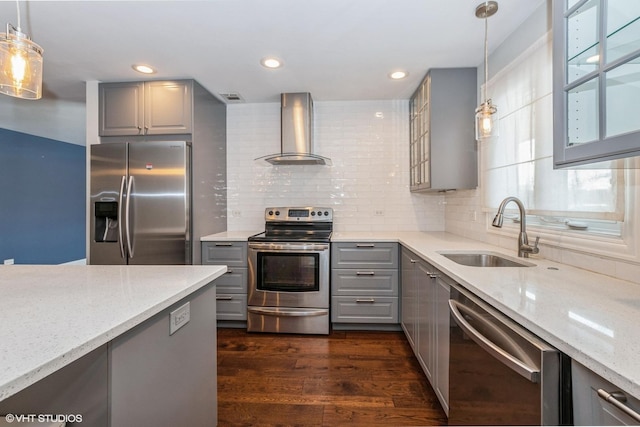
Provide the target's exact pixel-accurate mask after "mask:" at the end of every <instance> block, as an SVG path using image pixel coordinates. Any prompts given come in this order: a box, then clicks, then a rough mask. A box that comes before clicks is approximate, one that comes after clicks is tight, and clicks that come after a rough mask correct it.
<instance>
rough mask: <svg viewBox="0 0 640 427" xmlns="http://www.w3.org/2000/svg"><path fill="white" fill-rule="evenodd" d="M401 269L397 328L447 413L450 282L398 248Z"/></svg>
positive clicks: (405, 250) (425, 263) (407, 251)
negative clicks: (399, 326) (404, 336)
mask: <svg viewBox="0 0 640 427" xmlns="http://www.w3.org/2000/svg"><path fill="white" fill-rule="evenodd" d="M401 265H402V267H401V268H402V285H401V294H402V322H401V326H402V329H403V330H404V332H405V335H406V336H407V340H408V341H409V344H410V345H411V348H412V349H413V352H414V354H415V356H416V358H417V359H418V362H419V363H420V366H421V367H422V370H423V371H424V373H425V375H426V377H427V379H428V380H429V382H430V383H431V386H432V387H433V390H434V391H435V393H436V395H437V396H438V400H439V401H440V403H441V405H442V407H443V409H444V410H445V412H446V413H448V412H449V291H450V282H451V279H449V278H448V277H447V276H445V275H443V274H442V273H441V272H440V271H438V270H436V269H435V268H434V267H433V266H432V265H431V264H429V263H428V262H426V261H424V260H423V259H421V258H420V257H418V256H417V255H416V254H414V253H413V252H411V251H410V250H408V249H406V248H402V252H401Z"/></svg>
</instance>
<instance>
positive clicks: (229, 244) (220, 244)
mask: <svg viewBox="0 0 640 427" xmlns="http://www.w3.org/2000/svg"><path fill="white" fill-rule="evenodd" d="M215 245H216V246H233V243H215Z"/></svg>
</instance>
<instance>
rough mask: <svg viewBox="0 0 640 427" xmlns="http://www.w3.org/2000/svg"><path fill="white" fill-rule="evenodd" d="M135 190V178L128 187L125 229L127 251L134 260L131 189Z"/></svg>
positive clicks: (131, 179)
mask: <svg viewBox="0 0 640 427" xmlns="http://www.w3.org/2000/svg"><path fill="white" fill-rule="evenodd" d="M132 188H133V176H130V177H129V185H127V204H126V208H125V211H126V212H125V216H126V219H127V220H126V222H125V229H126V233H127V249H128V250H129V258H133V243H132V242H131V225H130V224H131V216H130V214H131V189H132Z"/></svg>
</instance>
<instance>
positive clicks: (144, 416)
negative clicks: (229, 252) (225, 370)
mask: <svg viewBox="0 0 640 427" xmlns="http://www.w3.org/2000/svg"><path fill="white" fill-rule="evenodd" d="M216 283H217V280H216ZM215 296H216V294H215V286H213V285H208V286H206V287H205V288H203V289H201V290H199V291H197V292H195V293H194V294H192V295H191V296H189V297H187V298H185V299H183V300H181V301H180V302H178V303H176V304H174V305H173V306H172V307H170V308H169V309H167V310H165V311H163V312H162V313H159V314H158V315H156V316H155V317H153V318H151V319H150V320H148V321H146V322H145V323H143V324H141V325H139V326H137V327H136V328H134V329H132V330H130V331H129V332H127V333H125V334H123V335H121V336H119V337H117V338H116V339H114V340H113V341H112V342H111V343H110V345H109V349H110V351H109V366H110V382H109V395H110V398H109V402H110V417H109V418H110V425H111V426H114V427H115V426H194V427H195V426H202V427H204V426H211V425H216V424H217V419H218V414H217V379H216V378H217V375H216V372H217V368H216V315H215V311H213V310H211V306H212V305H213V304H214V301H215ZM187 303H188V304H189V308H188V310H189V320H188V321H187V323H184V322H183V326H182V327H180V328H179V329H178V330H176V331H174V332H173V334H171V330H170V325H171V321H170V319H171V314H170V313H172V312H173V311H176V310H181V313H185V311H184V307H185V304H187Z"/></svg>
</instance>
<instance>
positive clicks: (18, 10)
mask: <svg viewBox="0 0 640 427" xmlns="http://www.w3.org/2000/svg"><path fill="white" fill-rule="evenodd" d="M16 11H17V12H18V28H16V30H18V31H19V32H22V29H21V25H20V2H19V1H18V0H16Z"/></svg>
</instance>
